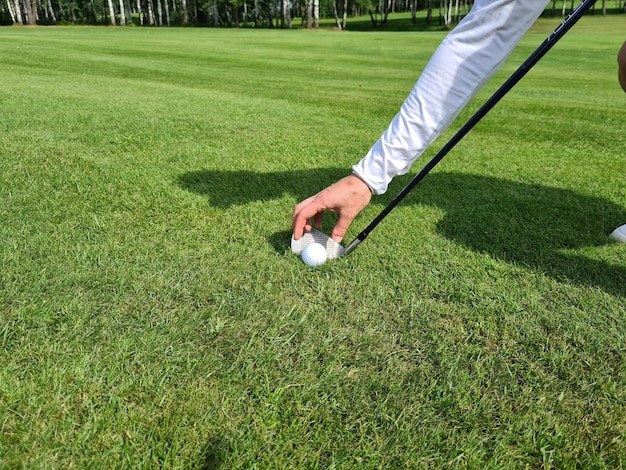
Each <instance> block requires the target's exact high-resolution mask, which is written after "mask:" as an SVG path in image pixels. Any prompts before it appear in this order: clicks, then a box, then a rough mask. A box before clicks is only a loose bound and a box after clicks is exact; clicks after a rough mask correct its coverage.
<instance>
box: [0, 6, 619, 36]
mask: <svg viewBox="0 0 626 470" xmlns="http://www.w3.org/2000/svg"><path fill="white" fill-rule="evenodd" d="M607 1H608V2H610V1H611V0H602V2H599V3H601V9H602V13H603V14H604V13H606V11H607ZM557 3H558V4H559V8H557ZM614 3H615V5H614V6H613V7H612V9H613V10H617V11H621V12H624V9H625V8H626V0H614ZM472 4H473V0H0V24H2V25H7V24H19V25H37V24H39V25H51V24H92V25H114V26H124V25H130V24H134V25H137V26H215V27H235V28H240V27H256V28H259V27H260V28H291V27H292V26H293V22H294V19H295V18H298V19H299V20H298V21H300V24H299V26H302V27H306V28H316V27H318V25H319V19H320V17H321V18H334V19H335V24H336V27H337V28H338V29H346V27H347V21H348V18H349V17H354V16H362V15H366V16H368V17H369V18H370V20H371V23H372V24H371V26H372V27H374V28H375V27H377V26H379V25H383V24H385V23H386V22H387V19H388V16H389V14H390V13H395V12H411V18H412V21H413V22H414V23H415V21H416V12H417V11H423V10H426V12H427V14H426V18H427V22H428V23H431V22H433V21H437V22H439V23H440V24H441V25H442V26H444V27H446V28H450V27H452V26H453V25H454V24H455V23H457V22H458V21H459V20H460V19H461V18H462V17H463V16H464V15H465V14H467V12H468V11H469V9H470V8H471V6H472ZM574 6H575V5H574V0H559V1H558V2H557V0H553V2H552V4H551V6H550V5H549V8H548V10H547V11H550V10H551V11H552V14H555V12H558V13H559V14H562V15H565V14H566V13H567V12H568V11H570V10H571V9H572V8H574Z"/></svg>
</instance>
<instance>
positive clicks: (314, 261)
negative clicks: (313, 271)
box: [302, 243, 328, 266]
mask: <svg viewBox="0 0 626 470" xmlns="http://www.w3.org/2000/svg"><path fill="white" fill-rule="evenodd" d="M327 258H328V254H327V253H326V248H325V247H324V245H322V244H321V243H311V244H310V245H307V246H305V247H304V250H302V261H304V264H306V265H307V266H320V265H322V264H324V263H325V262H326V259H327Z"/></svg>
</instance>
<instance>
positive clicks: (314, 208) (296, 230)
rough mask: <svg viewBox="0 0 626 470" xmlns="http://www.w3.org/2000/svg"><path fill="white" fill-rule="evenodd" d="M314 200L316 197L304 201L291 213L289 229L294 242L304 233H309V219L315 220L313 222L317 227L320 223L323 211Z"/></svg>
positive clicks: (310, 226)
mask: <svg viewBox="0 0 626 470" xmlns="http://www.w3.org/2000/svg"><path fill="white" fill-rule="evenodd" d="M315 198H316V196H312V197H310V198H308V199H305V200H304V201H302V202H301V203H300V204H298V205H297V206H296V208H295V209H294V211H293V219H292V223H291V228H292V230H293V237H294V239H295V240H299V239H300V237H302V234H303V233H304V232H305V231H306V232H309V231H310V230H311V228H312V225H311V218H314V219H315V220H314V222H315V224H316V226H317V227H319V226H320V225H321V223H322V213H323V212H324V209H323V207H322V206H320V205H319V204H318V203H317V202H316V200H315Z"/></svg>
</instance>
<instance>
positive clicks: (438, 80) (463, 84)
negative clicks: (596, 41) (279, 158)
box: [352, 0, 549, 194]
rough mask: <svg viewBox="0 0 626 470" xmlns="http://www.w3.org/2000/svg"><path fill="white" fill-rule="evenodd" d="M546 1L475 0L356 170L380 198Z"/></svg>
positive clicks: (491, 71)
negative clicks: (394, 178)
mask: <svg viewBox="0 0 626 470" xmlns="http://www.w3.org/2000/svg"><path fill="white" fill-rule="evenodd" d="M548 3H549V0H548V2H547V1H546V0H476V2H475V3H474V6H473V8H472V10H471V11H470V12H469V13H468V15H467V16H466V17H465V18H464V19H463V20H462V21H461V22H460V23H459V24H458V25H457V26H456V28H454V29H453V30H452V31H451V32H450V33H449V34H448V35H447V36H446V38H445V39H444V40H443V42H442V43H441V45H440V46H439V47H438V48H437V50H436V51H435V53H434V54H433V56H432V57H431V59H430V61H429V62H428V64H427V65H426V67H425V68H424V70H423V72H422V73H421V75H420V77H419V79H418V80H417V83H416V84H415V86H414V87H413V90H412V91H411V93H410V94H409V96H408V97H407V99H406V100H405V101H404V103H403V104H402V106H401V108H400V111H399V112H398V114H397V115H396V116H395V117H394V119H393V120H392V121H391V124H390V125H389V127H388V128H387V130H386V131H385V132H384V133H383V135H382V136H381V137H380V139H378V141H377V142H376V143H375V144H374V145H373V146H372V148H371V149H370V150H369V152H368V153H367V154H366V155H365V157H363V159H362V160H361V161H360V162H359V163H357V164H356V165H354V166H353V167H352V170H353V172H354V173H355V174H356V175H358V176H359V177H360V178H362V179H363V180H364V181H365V182H366V183H367V184H368V185H369V186H370V188H371V189H372V191H373V192H374V193H375V194H383V193H384V192H385V191H387V186H388V185H389V183H390V181H391V180H392V179H393V177H394V176H396V175H401V174H404V173H406V172H408V171H409V169H410V167H411V165H412V164H413V162H414V161H415V160H417V159H418V158H419V157H420V156H421V155H422V153H423V152H424V151H425V150H426V148H427V147H428V145H430V143H431V142H432V141H433V140H435V138H437V137H438V136H439V135H440V134H441V133H442V132H443V131H444V130H446V128H447V127H448V126H449V125H450V124H451V123H452V121H454V119H455V118H456V117H457V116H458V114H459V113H460V112H461V110H462V109H463V107H464V106H465V105H466V104H467V103H468V102H469V101H470V100H471V99H472V98H473V97H474V96H475V95H476V93H477V92H478V91H479V90H480V89H481V88H482V87H483V85H485V83H487V81H488V80H489V79H490V78H491V77H492V76H493V75H494V74H495V73H496V71H497V70H498V69H499V68H500V66H502V64H503V63H504V61H505V60H506V59H507V57H508V56H509V54H510V53H511V52H512V51H513V49H514V48H515V46H516V45H517V43H518V42H519V41H520V39H521V38H522V36H523V35H524V34H525V33H526V31H528V29H529V28H530V27H531V26H532V24H533V23H534V22H535V20H536V19H537V18H538V17H539V15H540V14H541V13H542V12H543V10H544V8H545V7H546V5H547V4H548Z"/></svg>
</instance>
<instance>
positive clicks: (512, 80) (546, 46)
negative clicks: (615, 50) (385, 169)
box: [345, 0, 596, 254]
mask: <svg viewBox="0 0 626 470" xmlns="http://www.w3.org/2000/svg"><path fill="white" fill-rule="evenodd" d="M595 2H596V0H582V1H581V2H580V4H579V5H578V6H577V7H576V8H575V9H574V10H572V12H571V13H570V14H569V15H568V16H567V18H565V19H564V20H563V22H562V23H561V24H560V25H559V26H558V27H557V28H556V29H555V30H554V31H553V32H552V33H551V34H550V36H548V37H547V38H546V40H545V41H544V42H543V43H542V44H541V45H540V46H539V47H538V48H537V49H536V50H535V52H533V53H532V54H531V55H530V57H528V59H526V61H525V62H524V63H523V64H522V65H521V66H520V67H519V68H518V69H517V70H516V71H515V72H513V74H512V75H511V76H510V77H509V79H508V80H507V81H506V82H504V84H503V85H502V86H501V87H500V88H499V89H498V90H497V91H496V92H495V93H494V94H493V95H492V96H491V98H489V99H488V100H487V101H486V102H485V104H483V105H482V106H481V108H480V109H479V110H478V111H476V113H475V114H474V115H473V116H472V117H471V118H470V119H469V120H468V121H467V122H466V123H465V125H463V127H461V129H460V130H459V131H458V132H457V133H456V134H455V135H454V136H453V137H452V138H451V139H450V140H449V141H448V142H447V143H446V144H445V145H444V146H443V147H442V148H441V150H440V151H439V152H437V154H436V155H435V156H434V157H433V158H432V159H431V160H430V161H429V162H428V163H427V164H426V165H425V166H424V168H422V169H421V171H420V172H419V173H418V174H417V175H415V176H414V177H413V179H412V180H411V181H409V183H408V184H407V185H406V186H405V187H404V189H402V191H400V192H399V193H398V195H397V196H396V197H395V198H394V199H393V200H392V201H391V202H390V203H389V204H388V205H387V206H386V207H385V208H384V209H383V210H382V211H381V212H380V214H378V216H377V217H376V218H375V219H374V220H373V221H372V222H371V223H370V224H369V225H368V226H367V227H365V229H364V230H363V231H362V232H361V233H360V234H359V235H358V236H357V237H356V238H355V239H354V240H353V241H352V242H351V243H350V244H349V245H348V246H347V247H346V251H345V254H348V253H350V252H352V251H354V249H355V248H356V247H357V246H359V244H360V243H361V242H362V241H363V240H365V239H366V238H367V236H368V235H369V234H370V232H371V231H372V230H374V228H375V227H376V226H377V225H378V224H379V223H380V222H381V221H382V220H383V219H384V218H385V217H387V215H388V214H389V213H390V212H391V211H392V210H393V209H394V208H395V207H396V206H397V205H398V204H399V203H400V201H402V199H404V198H405V197H406V195H407V194H409V193H410V192H411V190H412V189H413V188H414V187H415V186H416V185H417V183H419V182H420V181H421V180H422V179H423V178H424V177H425V176H426V175H427V174H428V173H429V172H430V171H431V170H432V169H433V168H434V167H435V166H436V165H437V164H438V163H439V162H440V161H441V160H442V159H443V157H445V156H446V155H447V154H448V152H450V150H452V149H453V148H454V146H455V145H456V144H458V143H459V141H460V140H461V139H463V137H465V135H466V134H467V133H468V132H469V131H470V130H471V129H472V128H473V127H474V126H475V125H476V124H478V122H479V121H480V120H481V119H482V118H483V117H484V116H485V115H486V114H487V113H488V112H489V111H490V110H491V109H492V108H493V107H494V106H495V105H496V104H497V103H498V102H499V101H500V100H501V99H502V98H503V97H504V95H506V94H507V93H508V92H509V91H510V90H511V88H513V87H514V86H515V85H516V84H517V82H519V81H520V80H521V79H522V78H523V77H524V75H526V73H527V72H528V71H529V70H530V69H531V68H532V67H533V66H534V65H535V64H536V63H537V62H539V60H540V59H541V58H542V57H543V56H544V55H545V54H546V53H547V52H548V51H549V50H550V49H552V46H554V45H555V44H556V43H557V41H558V40H559V39H561V38H562V37H563V36H564V35H565V33H567V32H568V31H569V30H570V28H571V27H572V26H574V24H576V22H577V21H578V20H579V19H580V18H581V17H582V16H583V15H584V14H585V13H587V11H588V10H589V9H590V8H591V7H592V6H593V4H594V3H595Z"/></svg>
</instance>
